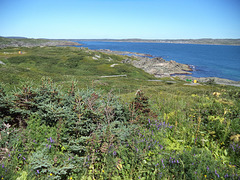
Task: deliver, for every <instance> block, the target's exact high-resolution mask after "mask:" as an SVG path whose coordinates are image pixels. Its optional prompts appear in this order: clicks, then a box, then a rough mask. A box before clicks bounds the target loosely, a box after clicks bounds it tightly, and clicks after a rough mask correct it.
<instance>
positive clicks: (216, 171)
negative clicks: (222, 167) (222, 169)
mask: <svg viewBox="0 0 240 180" xmlns="http://www.w3.org/2000/svg"><path fill="white" fill-rule="evenodd" d="M215 174H216V175H217V177H218V178H219V174H218V173H217V171H216V169H215Z"/></svg>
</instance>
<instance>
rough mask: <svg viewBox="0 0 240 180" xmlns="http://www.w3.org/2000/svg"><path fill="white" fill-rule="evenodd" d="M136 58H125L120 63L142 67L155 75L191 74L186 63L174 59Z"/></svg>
mask: <svg viewBox="0 0 240 180" xmlns="http://www.w3.org/2000/svg"><path fill="white" fill-rule="evenodd" d="M136 59H137V60H133V61H132V60H130V59H125V60H123V61H122V63H129V64H132V65H133V66H135V67H137V68H141V69H143V70H144V71H145V72H147V73H149V74H153V75H154V76H155V77H168V76H171V75H174V74H175V75H176V74H192V73H190V72H189V71H192V69H191V68H190V67H189V65H187V64H181V63H177V62H176V61H173V60H171V61H166V60H164V59H163V58H160V57H156V58H152V59H151V58H148V57H136Z"/></svg>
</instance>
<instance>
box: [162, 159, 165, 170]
mask: <svg viewBox="0 0 240 180" xmlns="http://www.w3.org/2000/svg"><path fill="white" fill-rule="evenodd" d="M162 165H163V168H165V165H164V164H163V159H162Z"/></svg>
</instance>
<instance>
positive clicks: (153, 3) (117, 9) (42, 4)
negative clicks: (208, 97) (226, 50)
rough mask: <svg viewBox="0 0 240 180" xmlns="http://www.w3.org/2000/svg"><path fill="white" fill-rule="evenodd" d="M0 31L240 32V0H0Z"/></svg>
mask: <svg viewBox="0 0 240 180" xmlns="http://www.w3.org/2000/svg"><path fill="white" fill-rule="evenodd" d="M0 20H1V21H0V36H24V37H29V38H53V39H54V38H56V39H57V38H75V39H77V38H78V39H101V38H115V39H122V38H144V39H181V38H187V39H189V38H192V39H196V38H240V0H84V1H83V0H65V1H63V0H0Z"/></svg>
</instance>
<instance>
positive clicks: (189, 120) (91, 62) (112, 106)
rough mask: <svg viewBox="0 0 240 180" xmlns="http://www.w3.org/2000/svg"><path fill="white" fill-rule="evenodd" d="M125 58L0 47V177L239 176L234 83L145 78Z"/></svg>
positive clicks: (239, 124) (238, 104)
mask: <svg viewBox="0 0 240 180" xmlns="http://www.w3.org/2000/svg"><path fill="white" fill-rule="evenodd" d="M19 51H21V53H20V54H19ZM127 58H134V57H128V56H120V55H109V54H104V53H101V52H96V51H92V50H89V49H87V48H75V47H31V48H27V47H18V48H4V49H0V61H1V62H3V63H2V64H0V82H1V83H0V130H1V134H0V148H1V154H0V164H1V166H0V177H1V178H2V179H19V180H24V179H36V180H37V179H76V180H78V179H83V180H88V179H113V180H117V179H142V180H144V179H240V158H239V157H240V88H239V87H233V86H224V85H216V84H214V82H210V83H208V84H199V85H198V86H189V85H186V84H191V82H186V81H183V80H180V79H178V78H177V77H171V78H170V77H169V78H162V79H161V81H153V80H157V79H156V78H155V77H154V76H152V75H149V74H147V73H145V72H144V71H143V70H141V69H137V68H135V67H133V66H131V65H129V64H122V63H121V61H122V60H124V59H127ZM112 64H117V65H115V66H114V67H111V65H112ZM113 75H125V76H124V77H103V76H113Z"/></svg>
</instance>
